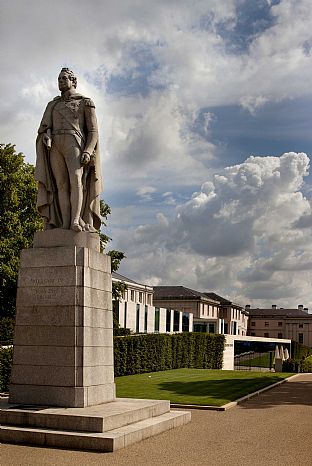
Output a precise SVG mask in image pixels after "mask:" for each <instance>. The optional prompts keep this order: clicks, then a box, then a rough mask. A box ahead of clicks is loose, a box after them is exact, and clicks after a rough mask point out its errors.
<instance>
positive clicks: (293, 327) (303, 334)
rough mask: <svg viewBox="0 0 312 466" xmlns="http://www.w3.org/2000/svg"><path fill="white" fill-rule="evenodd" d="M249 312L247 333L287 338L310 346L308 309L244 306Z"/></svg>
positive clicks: (311, 318) (311, 331) (311, 332)
mask: <svg viewBox="0 0 312 466" xmlns="http://www.w3.org/2000/svg"><path fill="white" fill-rule="evenodd" d="M245 309H246V311H247V312H248V313H249V323H248V335H250V336H256V337H266V338H288V339H291V340H294V341H297V342H298V343H302V344H304V345H306V346H312V314H309V313H308V309H307V308H304V307H303V306H301V305H300V306H298V309H283V308H279V309H278V308H277V306H275V305H272V307H271V308H268V309H259V308H257V309H252V308H250V306H246V307H245Z"/></svg>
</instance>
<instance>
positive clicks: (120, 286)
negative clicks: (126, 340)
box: [100, 200, 129, 335]
mask: <svg viewBox="0 0 312 466" xmlns="http://www.w3.org/2000/svg"><path fill="white" fill-rule="evenodd" d="M100 212H101V217H102V226H105V227H106V226H107V225H106V222H107V218H108V216H109V215H110V214H111V208H110V206H109V205H108V204H106V202H105V201H102V200H101V201H100ZM100 241H101V251H102V252H104V249H105V247H106V245H107V244H108V243H109V242H110V241H111V238H110V237H109V236H107V235H106V234H105V233H102V232H100ZM107 255H108V256H110V257H111V263H112V272H116V271H117V270H118V268H119V266H120V262H121V261H122V259H124V258H125V257H126V256H125V254H124V253H123V252H121V251H117V250H116V249H112V250H111V251H109V252H108V253H107ZM126 290H127V285H126V283H124V282H113V283H112V300H113V303H114V302H115V303H117V301H119V300H120V299H121V297H122V295H123V293H124V292H125V291H126ZM113 311H114V306H113ZM113 323H114V335H119V334H120V330H123V331H125V330H126V334H128V333H129V331H128V329H120V325H119V322H118V318H117V316H116V312H113Z"/></svg>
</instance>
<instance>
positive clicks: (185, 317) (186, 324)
mask: <svg viewBox="0 0 312 466" xmlns="http://www.w3.org/2000/svg"><path fill="white" fill-rule="evenodd" d="M189 329H190V316H189V313H188V312H183V314H182V332H189Z"/></svg>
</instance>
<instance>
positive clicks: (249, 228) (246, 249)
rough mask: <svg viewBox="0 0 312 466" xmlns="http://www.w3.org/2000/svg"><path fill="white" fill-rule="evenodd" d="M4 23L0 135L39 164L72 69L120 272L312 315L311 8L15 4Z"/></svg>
mask: <svg viewBox="0 0 312 466" xmlns="http://www.w3.org/2000/svg"><path fill="white" fill-rule="evenodd" d="M17 12H18V14H17ZM47 12H48V13H47ZM0 18H1V19H0V39H1V42H0V43H1V44H2V45H1V54H2V55H1V58H2V62H3V63H5V72H4V73H2V75H1V77H0V81H1V83H0V89H1V94H2V99H1V102H2V106H1V111H0V129H1V132H0V134H1V139H2V141H1V142H4V143H7V142H13V143H15V144H16V146H17V149H18V150H19V151H22V152H23V153H24V154H25V156H26V160H27V161H28V162H30V163H35V158H36V156H35V149H34V141H35V136H36V131H37V128H38V126H39V122H40V119H41V116H42V113H43V110H44V108H45V105H46V103H47V102H48V101H49V100H50V99H52V98H53V97H54V96H55V95H57V94H58V89H57V75H58V72H59V70H60V68H61V67H62V66H69V67H70V68H72V69H73V70H74V71H75V72H76V74H77V76H78V91H79V92H81V93H83V94H85V95H87V96H90V97H92V98H93V100H94V101H95V103H96V108H97V116H98V120H99V127H100V139H101V157H102V170H103V176H104V183H105V188H104V193H103V197H104V198H105V200H106V201H107V202H108V203H109V204H110V205H111V207H112V216H111V218H110V221H109V231H108V232H109V234H110V235H111V236H112V238H113V243H112V247H115V248H119V249H121V250H123V251H124V252H125V253H126V255H127V260H125V261H124V263H123V264H122V268H121V273H123V274H125V275H128V276H129V277H130V278H133V279H135V280H139V281H142V282H146V283H150V284H171V285H185V286H189V287H193V288H195V289H198V290H201V291H214V292H216V293H218V294H221V295H223V296H227V297H229V298H231V299H236V300H237V301H238V302H240V303H241V304H243V305H244V304H247V303H250V304H252V305H255V306H260V305H271V304H272V300H274V304H277V305H281V306H282V307H287V306H289V305H291V306H296V305H297V304H299V303H300V304H301V303H303V304H304V305H305V306H310V307H312V297H311V296H310V283H311V267H312V265H311V264H312V240H311V238H312V235H311V233H312V231H311V225H312V212H311V192H312V189H311V186H312V180H311V175H310V169H309V157H310V154H312V140H311V138H312V136H311V120H312V118H311V116H312V115H311V108H312V66H311V64H312V59H311V49H312V32H311V21H312V9H311V3H310V0H280V1H277V0H252V1H251V0H223V1H222V2H220V1H219V0H195V1H193V2H190V1H189V0H158V1H152V0H145V1H144V2H141V1H138V0H116V1H115V2H113V3H112V2H108V1H106V0H104V1H103V0H94V1H93V2H92V5H90V3H88V2H87V1H86V0H78V1H75V2H74V0H68V1H67V2H66V4H64V3H63V2H60V1H59V0H56V1H55V2H53V4H51V2H48V1H47V0H43V1H42V2H40V3H38V2H37V1H35V0H29V1H28V2H23V1H22V0H12V1H11V2H5V3H2V5H1V7H0ZM13 30H14V34H12V31H13Z"/></svg>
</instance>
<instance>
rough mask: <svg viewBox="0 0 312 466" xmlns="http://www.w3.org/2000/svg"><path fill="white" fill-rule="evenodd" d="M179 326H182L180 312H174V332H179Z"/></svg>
mask: <svg viewBox="0 0 312 466" xmlns="http://www.w3.org/2000/svg"><path fill="white" fill-rule="evenodd" d="M179 326H180V312H179V311H174V314H173V331H174V332H178V331H179Z"/></svg>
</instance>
